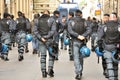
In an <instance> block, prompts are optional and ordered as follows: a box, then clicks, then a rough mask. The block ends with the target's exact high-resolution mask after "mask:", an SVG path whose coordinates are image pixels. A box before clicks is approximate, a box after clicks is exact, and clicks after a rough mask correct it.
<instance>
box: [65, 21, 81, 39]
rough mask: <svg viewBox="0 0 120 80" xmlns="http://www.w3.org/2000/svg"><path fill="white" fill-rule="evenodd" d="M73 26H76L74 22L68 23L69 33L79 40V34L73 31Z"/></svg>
mask: <svg viewBox="0 0 120 80" xmlns="http://www.w3.org/2000/svg"><path fill="white" fill-rule="evenodd" d="M73 26H74V22H72V21H70V22H68V28H67V29H68V32H69V33H70V35H72V36H74V37H76V38H77V37H78V36H79V34H78V33H76V32H75V31H73V29H72V27H73Z"/></svg>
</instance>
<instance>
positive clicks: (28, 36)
mask: <svg viewBox="0 0 120 80" xmlns="http://www.w3.org/2000/svg"><path fill="white" fill-rule="evenodd" d="M32 39H33V37H32V35H31V34H27V35H26V40H27V41H28V42H31V41H32Z"/></svg>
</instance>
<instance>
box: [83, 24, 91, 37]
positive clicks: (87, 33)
mask: <svg viewBox="0 0 120 80" xmlns="http://www.w3.org/2000/svg"><path fill="white" fill-rule="evenodd" d="M84 25H85V28H86V31H85V32H84V33H83V34H82V36H84V37H87V36H88V35H90V33H91V32H92V25H91V26H87V23H86V22H85V23H84Z"/></svg>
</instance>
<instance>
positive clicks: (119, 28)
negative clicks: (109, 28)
mask: <svg viewBox="0 0 120 80" xmlns="http://www.w3.org/2000/svg"><path fill="white" fill-rule="evenodd" d="M118 31H119V32H120V24H119V25H118Z"/></svg>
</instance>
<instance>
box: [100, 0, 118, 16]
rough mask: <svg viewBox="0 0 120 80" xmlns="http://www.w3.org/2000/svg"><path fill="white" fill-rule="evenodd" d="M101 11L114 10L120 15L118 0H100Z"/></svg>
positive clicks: (109, 11)
mask: <svg viewBox="0 0 120 80" xmlns="http://www.w3.org/2000/svg"><path fill="white" fill-rule="evenodd" d="M101 3H102V4H103V6H102V9H103V13H111V12H116V13H117V14H118V17H120V0H101Z"/></svg>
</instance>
